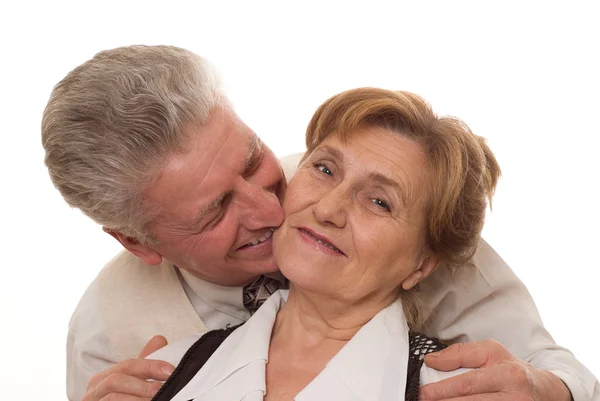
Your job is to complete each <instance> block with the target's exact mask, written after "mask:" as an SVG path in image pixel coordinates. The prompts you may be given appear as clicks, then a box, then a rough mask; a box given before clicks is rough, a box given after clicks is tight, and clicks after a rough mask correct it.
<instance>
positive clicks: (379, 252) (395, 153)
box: [155, 89, 500, 401]
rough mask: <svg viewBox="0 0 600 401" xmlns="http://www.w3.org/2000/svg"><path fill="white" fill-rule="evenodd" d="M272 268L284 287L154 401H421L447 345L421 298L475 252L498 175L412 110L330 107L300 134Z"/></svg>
mask: <svg viewBox="0 0 600 401" xmlns="http://www.w3.org/2000/svg"><path fill="white" fill-rule="evenodd" d="M306 143H307V148H308V151H307V153H306V156H305V158H304V159H303V161H302V162H301V165H300V167H299V169H298V172H297V173H296V175H295V176H294V177H293V179H292V180H291V181H290V183H289V187H288V189H287V193H286V196H285V200H284V205H283V208H284V210H285V213H286V219H285V222H284V223H283V225H282V226H281V227H280V228H279V229H278V230H277V231H276V232H275V234H274V243H273V246H274V254H275V257H276V260H277V263H278V264H279V267H280V269H281V272H282V273H283V274H284V275H285V276H286V277H287V278H288V279H289V281H290V289H289V291H278V292H276V293H275V294H274V295H272V296H271V297H270V298H269V299H268V300H267V301H266V302H265V304H264V305H263V306H262V307H261V308H260V309H259V310H258V311H257V312H256V313H255V314H254V315H253V317H252V318H251V319H250V320H249V321H248V322H247V323H245V324H244V325H242V326H239V327H236V328H230V329H227V330H220V331H213V332H209V333H207V334H205V335H204V336H203V337H202V338H201V339H200V340H199V341H197V342H196V343H195V344H194V345H193V346H192V347H191V348H190V349H189V351H188V352H187V353H186V355H185V356H184V357H183V358H182V361H181V363H180V364H179V366H178V368H177V369H176V371H175V373H174V374H173V375H172V376H171V378H170V379H169V380H168V381H167V382H166V383H165V385H164V386H163V388H162V389H161V391H160V392H159V393H158V394H157V396H156V397H155V399H156V400H169V399H172V400H176V401H185V400H190V399H194V400H245V401H250V400H263V399H264V400H296V401H305V400H345V401H347V400H416V399H417V395H418V388H419V385H423V384H425V383H428V382H433V381H437V380H441V379H442V378H444V377H448V376H449V375H453V374H456V373H458V372H450V373H443V372H437V371H434V370H432V369H430V368H428V367H426V366H425V365H423V363H422V356H423V354H425V353H427V352H429V351H431V350H435V349H436V348H437V347H440V346H441V345H440V344H439V343H437V342H436V341H435V340H433V339H429V338H427V337H425V336H423V335H420V334H417V333H416V332H415V330H418V329H419V327H420V322H419V311H420V308H419V306H418V303H417V301H416V298H417V297H416V294H417V287H418V284H419V283H420V282H421V281H422V280H425V279H426V278H427V277H428V276H429V275H430V274H431V273H432V272H433V271H434V270H435V269H436V268H437V267H438V266H439V265H440V263H445V264H448V265H451V266H455V267H457V266H460V265H461V264H464V263H465V262H466V261H467V260H468V259H469V258H470V257H471V256H472V255H473V253H474V252H475V249H476V246H477V243H478V241H479V237H480V232H481V229H482V226H483V221H484V215H485V210H486V201H487V200H489V199H490V198H491V195H492V193H493V191H494V188H495V185H496V182H497V179H498V176H499V174H500V169H499V167H498V164H497V162H496V160H495V158H494V155H493V154H492V153H491V151H490V149H489V148H488V147H487V145H486V144H485V142H484V140H483V139H482V138H481V137H478V136H476V135H474V134H473V133H471V131H470V130H469V129H468V127H467V126H466V125H465V124H464V123H462V122H461V121H459V120H457V119H454V118H448V117H443V118H438V117H436V116H435V115H434V113H433V112H432V110H431V108H430V107H429V105H428V104H427V103H425V102H424V101H423V100H422V99H421V98H419V97H418V96H416V95H414V94H411V93H407V92H392V91H386V90H381V89H355V90H351V91H347V92H344V93H341V94H339V95H336V96H334V97H332V98H331V99H329V100H328V101H326V102H325V103H324V104H323V105H322V106H321V107H320V108H319V109H318V110H317V112H316V114H315V115H314V117H313V119H312V121H311V122H310V124H309V126H308V130H307V140H306Z"/></svg>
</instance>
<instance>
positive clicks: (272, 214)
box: [240, 182, 284, 230]
mask: <svg viewBox="0 0 600 401" xmlns="http://www.w3.org/2000/svg"><path fill="white" fill-rule="evenodd" d="M241 192H242V193H243V197H242V199H240V202H241V203H242V205H241V206H242V208H243V211H242V225H243V226H244V227H245V228H246V229H247V230H259V229H261V228H265V227H279V226H280V225H281V223H283V219H284V214H283V209H282V208H281V203H280V200H279V198H278V187H277V188H262V187H259V186H255V185H253V184H251V183H248V182H246V183H245V185H244V188H243V191H241Z"/></svg>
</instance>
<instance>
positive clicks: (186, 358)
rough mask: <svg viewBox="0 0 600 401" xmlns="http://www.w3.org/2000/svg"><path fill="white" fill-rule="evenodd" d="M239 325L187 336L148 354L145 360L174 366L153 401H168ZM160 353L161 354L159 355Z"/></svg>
mask: <svg viewBox="0 0 600 401" xmlns="http://www.w3.org/2000/svg"><path fill="white" fill-rule="evenodd" d="M240 326H241V324H240V325H237V326H233V327H228V328H225V329H221V330H211V331H208V332H206V333H204V334H199V335H193V336H188V337H186V338H184V339H182V340H180V341H178V342H176V343H173V344H171V345H167V346H166V347H164V348H161V349H160V350H158V351H156V352H154V353H152V354H150V355H149V356H148V357H147V359H161V360H163V361H167V362H169V363H171V364H172V365H174V366H176V368H175V371H174V372H173V374H172V375H171V376H170V377H169V379H168V380H167V381H166V382H165V383H164V384H163V386H162V387H161V389H160V390H159V392H158V393H157V394H156V395H155V396H154V398H153V400H155V401H162V400H170V399H171V398H173V397H174V396H175V394H177V393H178V392H179V391H180V390H181V389H182V388H184V387H185V386H186V384H187V383H188V382H189V381H190V380H192V378H193V377H194V376H195V375H196V373H198V372H199V371H200V369H201V368H202V366H204V364H205V363H206V361H208V359H209V358H210V357H211V356H212V354H213V353H214V352H215V351H216V350H217V348H219V346H220V345H221V343H223V341H225V339H226V338H227V337H228V336H229V335H230V334H231V333H233V332H234V331H235V329H237V328H238V327H240ZM161 351H162V353H161Z"/></svg>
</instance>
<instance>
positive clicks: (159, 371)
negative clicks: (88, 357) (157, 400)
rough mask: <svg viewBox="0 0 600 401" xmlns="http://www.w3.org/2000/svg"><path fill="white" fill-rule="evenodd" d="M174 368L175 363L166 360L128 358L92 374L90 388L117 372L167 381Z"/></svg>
mask: <svg viewBox="0 0 600 401" xmlns="http://www.w3.org/2000/svg"><path fill="white" fill-rule="evenodd" d="M174 369H175V368H174V367H173V365H171V364H170V363H168V362H165V361H158V360H153V359H127V360H125V361H121V362H119V363H117V364H116V365H114V366H111V367H110V368H108V369H106V370H103V371H102V372H99V373H96V374H95V375H94V376H92V378H91V379H90V381H89V382H88V389H90V388H94V387H97V386H98V385H99V384H100V382H102V381H103V380H104V379H106V378H107V377H109V376H110V375H113V374H116V373H122V374H124V375H128V376H133V377H135V378H138V379H142V380H148V379H151V380H157V381H165V380H167V379H168V378H169V376H171V373H173V370H174Z"/></svg>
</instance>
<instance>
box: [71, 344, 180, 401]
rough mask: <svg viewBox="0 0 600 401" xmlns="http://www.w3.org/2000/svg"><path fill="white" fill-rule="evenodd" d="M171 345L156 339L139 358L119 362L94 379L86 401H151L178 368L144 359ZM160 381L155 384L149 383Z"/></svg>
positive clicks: (93, 377) (90, 384) (84, 397)
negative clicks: (150, 380)
mask: <svg viewBox="0 0 600 401" xmlns="http://www.w3.org/2000/svg"><path fill="white" fill-rule="evenodd" d="M165 345H167V339H166V338H164V337H163V336H154V337H152V338H151V339H150V341H148V343H147V344H146V345H145V346H144V348H143V349H142V352H140V355H139V356H138V357H137V358H135V359H128V360H126V361H122V362H119V363H118V364H116V365H115V366H112V367H110V368H109V369H106V370H104V371H102V372H100V373H97V374H95V375H94V376H92V378H91V379H90V381H89V383H88V388H87V392H86V393H85V395H84V396H83V399H82V401H149V400H151V399H152V397H153V396H154V394H156V392H157V391H158V390H159V389H160V387H161V386H162V383H161V382H162V381H165V380H167V379H168V378H169V376H170V375H171V373H173V370H174V367H173V365H171V364H170V363H167V362H164V361H155V360H150V359H144V358H145V357H146V356H148V355H150V354H151V353H153V352H154V351H156V350H158V349H160V348H162V347H164V346H165ZM148 379H152V380H157V381H155V382H149V381H146V380H148Z"/></svg>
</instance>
